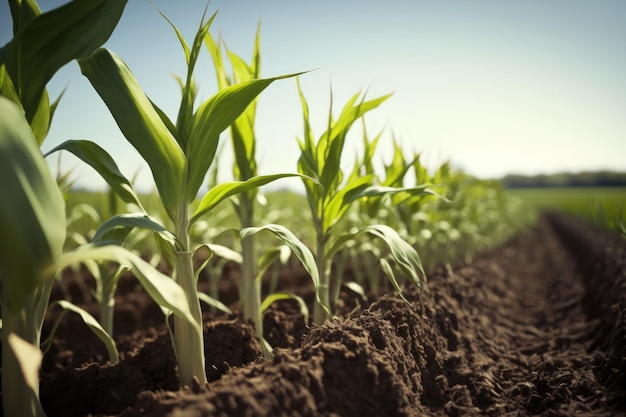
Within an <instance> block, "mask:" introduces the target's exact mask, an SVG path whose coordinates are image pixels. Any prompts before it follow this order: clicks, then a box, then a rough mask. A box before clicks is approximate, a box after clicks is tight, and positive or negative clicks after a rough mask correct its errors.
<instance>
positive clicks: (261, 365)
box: [41, 215, 626, 417]
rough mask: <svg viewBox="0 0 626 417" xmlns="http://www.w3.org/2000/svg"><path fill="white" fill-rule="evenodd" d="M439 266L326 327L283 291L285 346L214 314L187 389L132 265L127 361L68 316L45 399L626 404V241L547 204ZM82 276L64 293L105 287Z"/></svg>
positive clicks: (183, 408) (57, 403)
mask: <svg viewBox="0 0 626 417" xmlns="http://www.w3.org/2000/svg"><path fill="white" fill-rule="evenodd" d="M228 274H230V275H236V271H230V272H228V271H227V273H226V275H228ZM228 278H229V277H228V276H226V277H225V278H224V282H225V283H227V282H228ZM231 278H232V277H231ZM235 278H236V277H235ZM283 278H285V280H286V281H285V283H284V284H285V285H288V283H289V282H291V285H294V286H295V285H296V284H297V283H300V282H307V281H306V279H303V277H292V278H291V281H289V279H288V277H283ZM429 279H430V281H429V283H428V285H427V287H426V288H425V289H423V290H419V289H414V288H407V290H406V296H407V298H408V300H409V302H410V303H407V302H405V301H403V300H401V299H400V298H399V297H398V296H396V295H388V294H387V295H382V296H380V297H378V298H377V299H376V301H375V302H373V303H372V304H371V305H370V306H369V307H368V308H367V309H365V310H364V311H360V312H355V311H353V312H352V314H351V315H350V316H349V317H348V316H346V317H343V318H341V319H337V320H335V321H333V322H326V323H325V324H323V325H321V326H316V327H313V328H312V329H308V328H307V327H305V326H304V323H303V320H302V317H301V316H300V315H299V314H298V313H296V311H295V309H294V308H293V306H291V305H290V304H289V303H288V302H285V303H281V304H280V305H279V307H278V308H274V309H272V310H271V311H270V313H269V314H268V315H267V316H266V322H265V327H266V331H267V338H268V339H269V340H270V341H271V342H272V343H273V344H274V345H278V346H281V347H279V348H277V349H276V351H275V356H274V358H273V359H271V360H264V359H262V356H261V349H260V347H259V345H258V343H257V342H256V341H255V340H254V337H253V331H252V329H251V327H250V326H248V325H247V324H246V323H242V322H241V321H240V320H238V318H237V317H223V316H222V317H217V318H215V317H213V316H211V315H210V314H209V313H207V320H206V322H205V336H206V341H207V346H206V348H207V352H206V354H207V375H208V377H209V380H210V381H211V382H210V383H209V384H208V385H207V386H198V385H197V386H193V387H186V388H185V389H183V390H180V391H176V384H177V382H176V381H177V379H176V369H175V360H174V355H173V351H172V348H171V345H170V342H169V337H168V335H167V331H166V330H165V328H164V325H163V324H162V322H163V316H162V315H160V314H161V313H160V310H159V309H158V307H157V306H156V305H154V304H152V303H151V302H149V300H147V298H146V296H145V294H143V292H142V291H141V290H139V289H138V288H137V287H136V285H135V283H134V281H133V280H132V279H126V280H123V281H122V282H121V286H120V288H119V291H118V292H119V294H118V296H117V297H116V301H117V307H116V323H115V324H116V331H117V332H118V334H117V336H116V337H117V340H118V343H119V347H120V351H121V352H122V360H121V362H120V363H119V364H116V365H110V364H106V363H104V358H105V351H104V349H103V348H102V347H101V346H100V344H99V342H98V340H97V339H95V338H93V337H91V336H89V335H88V334H87V335H84V334H82V333H83V331H84V330H85V329H84V328H83V325H82V324H81V323H79V322H78V321H77V320H66V321H65V324H64V325H63V326H62V327H61V329H60V331H59V333H58V337H57V338H56V339H55V342H54V344H53V348H52V349H51V351H50V352H49V353H48V354H47V355H46V357H45V358H44V364H43V369H42V386H41V398H42V403H43V405H44V408H45V409H46V411H47V413H48V415H49V416H84V415H121V416H124V417H134V416H146V415H148V416H177V417H181V416H212V415H216V416H218V415H219V416H420V415H425V416H457V415H489V416H498V415H507V416H509V415H510V416H517V415H544V416H560V415H562V416H572V415H594V416H595V415H599V416H618V415H626V394H624V393H625V392H626V376H625V373H626V320H625V317H624V314H623V313H624V311H625V310H626V242H625V241H624V240H620V239H619V238H617V237H614V236H610V235H606V234H604V233H601V232H597V231H594V230H592V229H590V228H588V227H586V226H583V225H581V224H579V223H576V222H573V221H571V220H568V219H566V218H563V217H560V216H557V215H546V216H544V217H543V218H542V220H541V221H540V222H539V224H538V225H537V227H535V228H533V229H532V230H530V231H528V232H527V233H526V234H524V235H520V236H518V237H516V238H515V239H513V240H511V241H510V242H508V243H507V244H505V245H503V246H502V247H500V248H498V249H497V250H494V251H492V252H491V253H488V254H484V255H482V256H481V257H479V258H477V259H475V260H474V262H473V263H471V264H470V265H465V266H459V267H457V268H455V270H454V274H452V275H448V274H444V273H439V274H437V273H434V274H431V276H430V277H429ZM231 281H232V280H231ZM66 283H67V288H65V289H62V288H59V289H57V291H56V292H55V294H56V296H61V295H64V296H67V295H70V296H71V297H72V299H73V301H74V302H77V303H80V302H81V300H82V301H83V302H85V300H87V299H88V298H89V297H88V295H87V293H86V288H81V287H80V286H78V285H76V284H75V281H74V280H73V279H72V278H71V277H67V282H66ZM62 290H63V291H65V292H63V291H62ZM301 293H302V294H310V288H304V289H303V290H302V291H301ZM224 294H225V298H226V299H227V300H226V301H229V300H228V292H225V293H224ZM352 301H353V300H352V299H350V297H348V296H346V297H345V298H344V302H345V304H346V305H345V310H346V311H350V310H352V308H351V302H352ZM85 306H86V307H88V309H89V310H90V311H92V312H93V313H95V312H96V311H97V309H96V308H95V306H89V304H85ZM54 314H55V312H51V313H50V319H52V318H53V316H54ZM68 318H69V316H68ZM50 324H51V323H50V322H49V323H48V324H47V326H46V329H48V328H49V326H50Z"/></svg>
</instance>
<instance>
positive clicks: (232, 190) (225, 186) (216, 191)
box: [190, 174, 311, 224]
mask: <svg viewBox="0 0 626 417" xmlns="http://www.w3.org/2000/svg"><path fill="white" fill-rule="evenodd" d="M286 177H302V175H300V174H272V175H259V176H256V177H252V178H250V179H249V180H246V181H229V182H223V183H221V184H218V185H216V186H215V187H213V188H211V189H210V190H209V192H207V193H206V194H205V195H204V197H203V198H202V200H201V201H200V205H199V206H198V208H197V209H196V212H195V213H194V214H193V216H192V218H191V220H190V224H193V223H194V222H195V221H197V220H198V219H199V218H200V217H201V216H203V215H204V214H206V213H208V212H209V211H211V210H212V209H213V208H214V207H215V206H216V205H218V204H219V203H221V202H222V201H224V200H225V199H227V198H229V197H231V196H233V195H236V194H239V193H242V192H244V191H249V190H253V189H256V188H258V187H261V186H263V185H265V184H269V183H270V182H272V181H276V180H277V179H280V178H286ZM309 180H311V179H309Z"/></svg>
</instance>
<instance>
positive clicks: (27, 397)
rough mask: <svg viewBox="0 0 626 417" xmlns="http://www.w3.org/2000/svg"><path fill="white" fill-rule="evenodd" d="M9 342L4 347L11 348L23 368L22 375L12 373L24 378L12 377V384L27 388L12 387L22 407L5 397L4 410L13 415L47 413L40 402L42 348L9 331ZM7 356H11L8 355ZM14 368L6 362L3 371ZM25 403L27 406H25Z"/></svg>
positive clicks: (20, 367)
mask: <svg viewBox="0 0 626 417" xmlns="http://www.w3.org/2000/svg"><path fill="white" fill-rule="evenodd" d="M7 331H8V330H7ZM7 342H8V346H3V348H5V349H10V350H11V353H12V356H14V358H15V360H16V362H17V365H18V366H19V369H20V370H21V375H16V374H15V373H11V375H12V376H14V377H16V378H23V379H24V381H23V382H22V381H16V380H14V379H12V380H11V385H13V386H17V387H24V386H25V387H27V389H26V390H19V391H16V390H14V389H11V393H12V394H15V395H19V403H20V404H22V407H21V408H20V406H18V407H17V409H13V408H12V405H15V404H14V403H15V401H12V400H10V399H9V398H7V397H4V401H3V403H4V412H6V413H7V414H8V415H12V413H15V412H24V411H27V412H29V414H30V415H33V416H45V415H46V414H45V412H44V411H43V408H42V407H41V403H40V402H39V368H40V367H41V360H42V358H43V355H42V353H41V350H40V349H39V347H38V346H34V345H32V344H30V343H28V342H27V341H26V340H24V339H22V338H21V337H19V336H18V335H16V334H15V333H13V332H11V333H9V335H8V336H7ZM7 357H10V356H9V355H7ZM7 362H13V361H7ZM13 368H14V366H13V364H12V363H11V364H7V363H5V364H4V365H3V371H4V372H6V373H9V372H10V371H11V370H13ZM7 388H8V387H6V388H5V392H4V395H5V396H7V394H8V393H7V391H8V389H7ZM24 405H27V406H26V407H24ZM13 415H16V414H13Z"/></svg>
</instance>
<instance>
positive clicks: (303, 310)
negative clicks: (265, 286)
mask: <svg viewBox="0 0 626 417" xmlns="http://www.w3.org/2000/svg"><path fill="white" fill-rule="evenodd" d="M280 300H296V301H297V302H298V305H299V306H300V314H302V315H303V316H304V322H305V323H308V322H309V308H308V307H307V306H306V302H305V301H304V300H303V299H302V297H300V296H298V295H296V294H294V293H291V292H277V293H274V294H270V295H268V296H267V297H265V299H264V300H263V302H262V303H261V308H260V310H261V315H263V314H264V313H265V310H267V309H268V308H269V306H271V305H272V304H273V303H275V302H276V301H280Z"/></svg>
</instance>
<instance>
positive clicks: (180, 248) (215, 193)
mask: <svg viewBox="0 0 626 417" xmlns="http://www.w3.org/2000/svg"><path fill="white" fill-rule="evenodd" d="M163 17H165V16H163ZM214 18H215V14H214V15H213V16H211V18H210V19H208V21H206V22H205V18H204V15H203V17H202V21H201V23H200V26H199V28H198V30H197V32H196V35H195V37H194V40H193V43H192V45H191V47H189V46H188V44H187V42H186V41H185V39H184V38H183V36H182V35H181V33H180V32H179V31H178V29H177V28H176V26H174V24H173V23H171V22H170V21H169V20H167V18H166V20H167V21H168V23H169V24H170V26H171V27H172V28H173V29H174V31H175V32H176V35H177V37H178V39H179V41H180V44H181V46H182V49H183V51H184V56H185V60H186V64H187V74H186V78H185V80H184V82H183V81H182V80H181V87H182V99H181V103H180V107H179V111H178V116H177V119H176V122H175V123H174V122H173V121H172V120H170V118H169V117H168V116H167V115H166V114H165V113H164V112H163V111H162V110H161V109H159V107H157V105H156V104H154V103H153V102H152V101H150V99H149V98H148V97H147V96H146V95H145V93H144V92H143V91H142V89H141V87H140V86H139V83H138V82H137V80H136V79H135V77H134V76H133V74H132V72H131V71H130V69H129V68H128V66H126V64H125V63H124V61H122V59H121V58H119V57H118V56H117V55H115V54H114V53H112V52H111V51H108V50H106V49H99V50H97V51H96V52H94V53H93V54H91V55H90V56H89V57H87V58H85V59H82V60H80V61H79V65H80V68H81V71H82V73H83V74H84V75H85V76H86V77H87V78H88V79H89V81H90V82H91V84H92V86H93V87H94V88H95V90H96V91H97V93H98V94H99V95H100V97H101V98H102V100H103V101H104V103H105V104H106V106H107V107H108V109H109V111H110V112H111V114H112V115H113V117H114V119H115V120H116V122H117V124H118V126H119V127H120V130H121V131H122V133H123V134H124V136H125V137H126V139H127V140H128V141H129V142H130V144H131V145H133V147H135V149H136V150H137V151H138V152H139V154H140V155H141V157H142V158H143V159H144V160H145V161H146V163H147V164H148V166H149V167H150V169H151V171H152V175H153V177H154V182H155V185H156V189H157V190H158V193H159V198H160V202H161V204H162V206H163V208H164V210H165V212H166V213H167V216H168V218H169V220H170V221H171V222H172V225H173V226H172V230H168V229H167V228H166V227H165V226H163V225H161V224H159V223H158V222H157V221H156V220H155V219H152V218H150V217H149V216H147V215H146V213H145V212H140V213H136V214H127V215H118V216H115V217H113V218H111V219H109V220H108V221H107V222H105V223H104V224H103V225H102V226H101V228H100V229H99V231H98V233H97V235H98V238H97V239H95V241H98V242H106V241H113V242H117V243H122V242H123V241H124V239H125V238H126V236H127V235H128V233H130V230H132V229H134V228H136V227H140V228H145V229H148V230H152V231H153V232H155V238H156V239H157V244H158V245H159V248H160V249H161V251H162V252H163V254H164V256H165V258H166V259H168V260H169V261H170V262H171V264H172V265H173V278H174V280H175V281H176V282H177V283H178V284H179V285H180V286H181V287H182V288H183V290H184V292H185V295H186V300H187V304H188V305H189V306H190V308H191V314H192V316H193V323H190V322H189V321H187V320H186V319H184V318H182V317H180V316H177V315H174V320H173V322H174V323H173V326H174V329H173V342H174V350H175V353H176V357H177V360H178V370H179V378H180V382H181V384H182V385H189V386H190V385H191V384H192V382H193V380H194V377H196V378H198V380H199V381H200V383H201V384H202V383H205V382H206V375H205V372H204V365H205V359H204V341H203V336H202V314H201V310H200V305H199V300H198V291H197V282H196V274H195V273H194V269H193V262H192V256H193V249H194V248H193V247H191V245H190V238H189V232H190V227H191V226H192V225H193V224H194V223H195V222H196V221H198V220H199V219H200V218H201V217H202V216H204V215H206V214H207V213H209V212H210V211H211V210H212V209H213V208H214V207H215V206H216V205H218V204H219V203H220V202H221V201H224V200H225V199H227V198H229V197H231V196H233V195H236V194H239V193H241V192H246V191H249V190H252V189H254V188H256V187H259V186H262V185H265V184H267V183H269V182H271V181H274V180H276V179H278V178H282V177H284V176H286V174H275V175H265V176H254V177H252V178H250V179H248V180H246V181H231V182H225V183H221V184H218V185H216V186H214V187H213V188H211V189H210V190H209V191H208V192H207V193H206V194H205V195H204V196H203V197H202V198H201V200H200V202H199V203H197V204H196V197H197V195H198V192H199V190H200V187H201V185H202V183H203V181H204V178H205V176H206V174H207V171H208V170H209V168H210V167H211V164H212V163H213V161H214V157H215V154H216V151H217V148H218V144H219V139H220V134H221V133H222V132H223V131H224V130H225V129H227V128H228V127H229V126H230V125H231V124H233V122H234V121H235V120H236V119H237V118H238V117H239V116H240V115H241V114H242V113H243V112H244V111H245V110H246V108H247V107H248V105H249V104H250V103H251V102H252V101H254V99H255V98H256V97H257V96H258V95H259V94H260V93H261V92H262V91H263V90H264V89H265V88H267V87H268V86H269V85H270V84H271V83H272V82H274V81H276V80H278V79H281V78H286V77H290V76H291V75H288V76H281V77H273V78H265V79H256V80H251V81H246V82H241V83H238V84H234V85H232V86H230V87H228V88H225V89H222V90H221V91H219V92H218V93H217V94H215V95H214V96H213V97H211V98H209V99H208V100H206V101H204V102H203V103H201V104H200V105H199V106H198V107H196V106H195V105H194V104H195V99H196V89H195V83H194V80H193V72H194V68H195V66H196V62H197V59H198V55H199V52H200V48H201V46H202V41H203V39H204V37H205V36H206V34H207V33H208V29H209V26H210V25H211V22H212V21H213V19H214ZM56 149H57V150H58V149H66V150H68V151H70V152H72V153H74V154H75V155H77V156H78V157H79V158H81V159H83V160H84V161H85V162H87V163H88V164H89V165H91V166H92V167H93V168H95V169H96V171H98V172H99V173H100V175H101V176H102V177H103V178H104V179H105V180H106V181H107V182H108V183H109V185H110V186H111V188H112V189H114V190H115V191H116V192H117V193H118V195H119V196H120V198H121V199H122V200H123V201H125V202H131V203H132V202H137V205H138V207H141V205H140V203H139V202H138V200H137V196H136V193H135V192H134V190H133V188H132V185H131V184H130V182H129V181H128V180H127V179H126V178H125V177H124V176H123V175H122V174H121V173H120V172H119V170H118V168H117V166H116V165H115V164H114V163H111V162H112V161H113V160H112V158H111V157H110V156H109V155H108V154H107V153H106V152H105V151H104V150H103V149H102V148H100V147H98V146H97V145H95V144H93V143H91V142H88V141H71V142H66V143H65V144H62V145H61V146H59V147H57V148H56ZM104 161H108V162H107V163H104ZM192 206H193V207H194V210H193V211H192Z"/></svg>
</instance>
